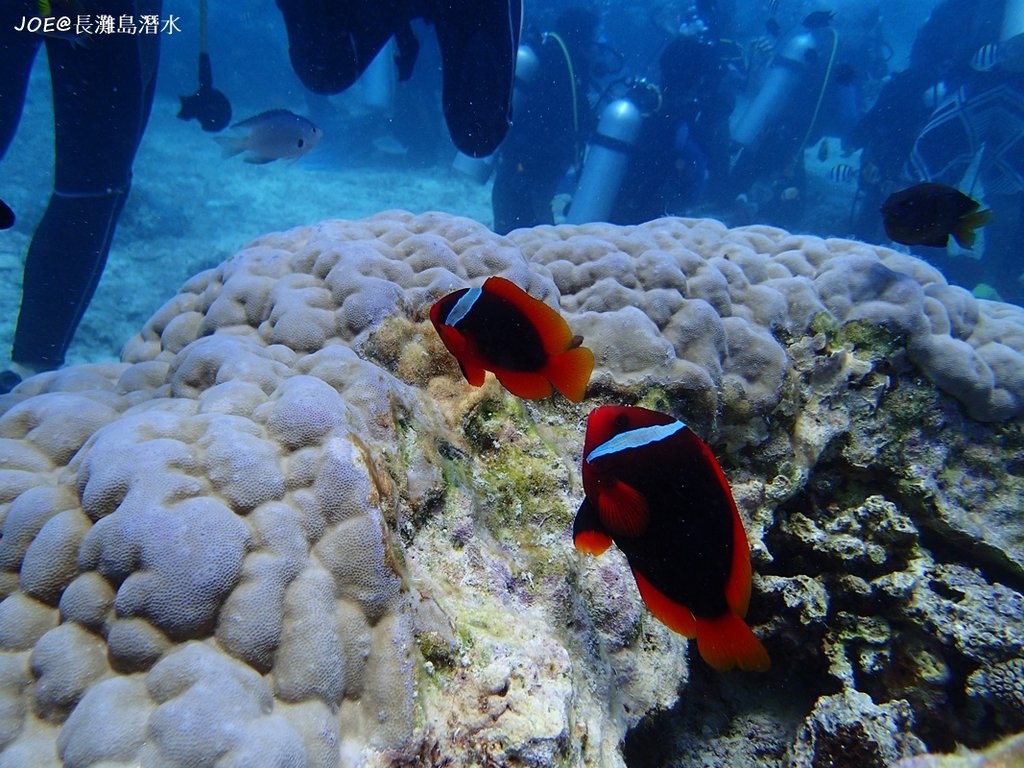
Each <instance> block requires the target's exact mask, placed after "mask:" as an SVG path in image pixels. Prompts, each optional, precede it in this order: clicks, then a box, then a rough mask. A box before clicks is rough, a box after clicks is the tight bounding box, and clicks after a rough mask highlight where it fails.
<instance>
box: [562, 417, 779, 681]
mask: <svg viewBox="0 0 1024 768" xmlns="http://www.w3.org/2000/svg"><path fill="white" fill-rule="evenodd" d="M583 490H584V493H585V497H584V499H583V503H582V504H581V505H580V508H579V511H578V512H577V513H576V521H575V523H574V524H573V542H574V544H575V545H576V548H577V549H579V550H580V551H583V552H589V553H591V554H595V555H599V554H601V553H602V552H604V551H605V550H606V549H607V548H608V547H609V546H611V544H612V542H614V543H615V544H616V545H617V546H618V547H619V549H621V550H622V551H623V553H624V554H625V555H626V559H627V560H628V561H629V567H630V569H632V571H633V577H634V578H635V579H636V585H637V588H638V589H639V591H640V597H641V598H642V599H643V601H644V603H645V604H646V605H647V607H648V608H649V609H650V611H651V613H653V614H654V616H655V618H657V619H658V620H659V621H661V622H662V623H663V624H665V625H666V626H668V627H669V628H670V629H672V630H674V631H676V632H679V633H680V634H682V635H685V636H686V637H696V638H697V650H698V651H699V652H700V655H701V657H702V658H703V659H704V660H705V661H706V662H707V663H708V664H710V665H711V666H712V667H714V668H715V669H719V670H725V669H730V668H732V667H734V666H739V667H740V668H741V669H747V670H758V671H763V670H766V669H768V667H769V665H770V661H769V659H768V652H767V651H765V649H764V646H763V645H761V642H760V641H759V640H758V639H757V637H755V636H754V633H753V632H751V631H750V628H749V627H748V626H747V625H746V624H745V623H744V622H743V617H744V616H745V615H746V613H747V603H748V602H749V600H750V581H751V568H750V547H749V545H748V544H747V537H746V533H745V532H744V530H743V523H742V521H741V520H740V516H739V512H738V511H737V509H736V503H735V501H733V497H732V491H731V490H730V489H729V483H728V482H727V481H726V479H725V475H724V474H723V472H722V468H721V467H720V466H719V464H718V461H717V460H716V459H715V457H714V454H712V453H711V449H710V448H709V447H708V446H707V445H706V444H705V443H704V441H702V440H701V439H700V438H699V437H697V436H696V435H695V434H694V433H693V432H692V431H690V429H689V428H688V427H687V426H686V425H685V424H683V423H682V422H681V421H677V420H676V419H673V418H672V417H671V416H668V415H667V414H664V413H658V412H657V411H650V410H647V409H646V408H631V407H622V406H612V405H604V406H601V407H600V408H596V409H594V410H593V411H591V412H590V416H589V417H588V418H587V436H586V440H585V443H584V448H583Z"/></svg>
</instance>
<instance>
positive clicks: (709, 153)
mask: <svg viewBox="0 0 1024 768" xmlns="http://www.w3.org/2000/svg"><path fill="white" fill-rule="evenodd" d="M659 68H660V72H661V87H660V88H657V87H655V86H653V85H651V84H649V83H646V82H643V81H641V82H639V83H637V84H636V85H634V87H633V90H632V94H631V95H632V100H633V101H634V102H635V103H637V105H638V107H639V108H640V111H641V114H643V115H644V119H643V123H642V124H641V126H640V130H639V136H638V137H637V139H636V145H635V146H634V147H633V148H632V151H631V155H630V159H629V164H628V167H627V169H626V172H625V175H624V176H623V179H622V183H621V185H620V186H619V193H618V195H617V196H616V199H615V203H614V205H613V206H612V209H611V212H610V214H609V217H608V220H609V221H610V222H612V223H615V224H638V223H640V222H644V221H649V220H651V219H655V218H658V217H660V216H666V215H672V214H681V213H683V212H685V211H686V210H687V209H689V208H691V207H692V206H694V205H696V204H697V203H699V202H700V201H701V200H702V199H703V197H704V196H705V193H706V192H707V188H708V184H709V183H714V182H715V181H717V179H719V178H721V177H722V176H723V175H724V173H725V172H726V170H727V169H728V154H727V151H726V150H727V145H726V144H725V142H723V141H722V140H721V137H722V136H723V135H725V132H726V131H727V130H728V120H729V113H730V112H731V111H732V100H731V97H730V95H729V94H728V93H727V92H725V90H724V89H723V88H722V72H723V70H722V61H721V58H720V57H719V52H718V49H717V47H716V46H715V45H714V44H713V43H710V42H708V41H705V40H703V39H702V38H700V37H696V36H691V35H678V36H676V37H675V38H673V39H672V40H670V41H669V42H668V44H667V45H666V46H665V49H664V50H663V51H662V54H661V57H660V58H659Z"/></svg>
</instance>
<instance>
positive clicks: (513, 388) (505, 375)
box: [492, 368, 552, 400]
mask: <svg viewBox="0 0 1024 768" xmlns="http://www.w3.org/2000/svg"><path fill="white" fill-rule="evenodd" d="M492 370H493V369H492ZM494 375H495V376H497V377H498V381H500V382H501V386H503V387H504V388H505V389H507V390H508V391H509V392H511V393H512V394H513V395H515V396H516V397H522V398H524V399H526V400H539V399H540V398H542V397H547V396H548V395H550V394H551V392H552V389H551V384H550V382H548V380H547V379H545V378H544V377H543V376H542V375H541V374H539V373H524V372H523V371H509V370H507V369H504V368H502V369H500V370H495V371H494Z"/></svg>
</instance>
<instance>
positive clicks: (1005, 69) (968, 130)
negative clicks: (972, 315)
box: [852, 0, 1024, 303]
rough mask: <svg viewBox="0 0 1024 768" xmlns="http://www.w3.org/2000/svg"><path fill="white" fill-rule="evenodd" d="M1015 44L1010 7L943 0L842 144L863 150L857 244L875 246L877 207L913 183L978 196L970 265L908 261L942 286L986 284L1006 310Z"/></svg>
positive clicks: (1020, 132) (1017, 178)
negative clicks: (980, 244) (977, 251)
mask: <svg viewBox="0 0 1024 768" xmlns="http://www.w3.org/2000/svg"><path fill="white" fill-rule="evenodd" d="M1022 35H1024V3H1021V2H1020V0H943V2H941V3H939V4H938V5H937V6H936V7H935V8H934V10H933V11H932V14H931V16H930V17H929V18H928V21H926V22H925V24H924V26H923V27H922V28H921V29H920V31H919V32H918V34H917V37H916V38H915V40H914V45H913V48H912V50H911V54H910V65H909V67H908V68H907V69H906V70H905V71H903V72H898V73H896V74H894V75H893V76H892V78H891V79H890V81H889V82H888V83H887V84H886V85H885V87H884V88H883V90H882V91H881V93H880V94H879V97H878V100H877V101H876V103H875V105H874V106H873V107H872V108H871V110H870V111H869V112H868V113H867V115H865V117H864V119H863V120H862V121H861V122H860V124H859V125H858V126H857V128H856V130H855V131H854V133H853V137H852V143H853V144H854V146H858V147H863V155H862V160H861V168H862V171H861V189H862V194H863V201H862V203H861V205H860V208H859V212H858V214H857V218H856V235H857V237H859V238H861V239H864V240H868V241H869V242H871V241H874V242H885V241H886V240H887V238H886V237H885V236H884V234H883V233H882V228H881V227H882V220H881V217H880V216H879V206H880V205H881V203H882V201H883V200H884V199H885V198H886V196H887V195H888V194H890V193H891V192H893V191H895V190H897V189H900V188H902V187H904V186H907V185H908V184H910V183H913V182H915V181H928V182H939V183H944V184H947V185H951V186H954V187H957V188H959V189H960V190H961V191H962V192H963V193H964V194H966V195H969V196H971V197H979V196H980V197H981V198H982V199H983V200H984V203H985V204H986V206H987V207H989V208H991V209H992V211H993V216H992V220H991V223H990V224H989V225H988V226H987V227H986V228H985V231H984V237H985V244H984V251H983V256H982V258H981V259H980V261H977V260H975V259H974V258H969V257H968V258H965V257H964V256H962V255H961V256H949V255H948V254H947V253H946V252H945V251H937V250H935V249H929V250H928V251H927V252H925V251H920V250H919V251H917V252H918V253H921V255H923V256H924V258H926V259H928V260H929V261H931V262H932V263H934V264H935V265H936V266H938V267H939V268H940V269H942V271H943V272H944V273H945V275H946V276H947V278H949V279H950V280H952V281H954V282H958V283H960V284H963V285H966V286H967V287H971V286H974V285H975V284H977V283H979V282H980V283H988V284H990V285H996V286H997V290H998V291H999V293H1000V297H1001V298H1003V299H1005V300H1007V301H1014V302H1016V303H1021V302H1024V283H1022V282H1021V279H1020V278H1021V276H1022V272H1024V267H1022V265H1021V262H1020V258H1019V255H1018V253H1019V250H1018V244H1019V242H1020V241H1021V239H1022V238H1024V214H1022V207H1024V162H1022V160H1021V154H1020V147H1021V142H1022V136H1024V37H1022ZM865 168H868V169H870V170H871V171H872V175H871V177H870V178H865V172H864V169H865Z"/></svg>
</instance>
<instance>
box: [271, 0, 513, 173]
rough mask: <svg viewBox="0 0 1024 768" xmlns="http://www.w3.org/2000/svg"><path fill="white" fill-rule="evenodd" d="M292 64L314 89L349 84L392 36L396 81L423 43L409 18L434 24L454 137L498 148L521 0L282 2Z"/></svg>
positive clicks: (471, 146)
mask: <svg viewBox="0 0 1024 768" xmlns="http://www.w3.org/2000/svg"><path fill="white" fill-rule="evenodd" d="M277 6H278V8H280V10H281V14H282V15H283V17H284V22H285V26H286V28H287V31H288V52H289V56H290V58H291V62H292V67H293V68H294V69H295V73H296V74H297V75H298V77H299V79H300V80H301V81H302V83H303V84H304V85H305V86H306V87H307V88H309V90H311V91H313V92H314V93H323V94H331V93H339V92H340V91H343V90H345V89H346V88H348V87H349V86H351V85H352V84H353V83H354V82H355V81H356V80H357V79H358V77H359V76H360V75H361V74H362V73H363V71H364V70H365V69H366V68H367V67H368V66H369V65H370V62H372V61H373V59H374V57H375V56H376V55H377V53H378V52H379V51H380V50H381V48H383V47H384V45H385V44H386V43H387V42H388V41H389V40H390V39H391V38H392V37H394V39H395V44H396V47H397V53H396V54H395V63H396V65H397V68H398V79H399V80H403V81H404V80H408V79H409V77H410V76H411V75H412V70H413V66H414V64H415V63H416V56H417V54H418V52H419V42H418V41H417V39H416V36H415V35H414V34H413V31H412V27H411V26H410V21H411V20H412V19H417V18H421V19H424V20H425V21H427V22H428V23H430V24H433V26H434V31H435V33H436V35H437V41H438V44H439V46H440V49H441V58H442V70H443V75H444V84H443V89H442V94H441V100H442V104H443V108H444V116H445V121H446V122H447V124H448V132H449V134H450V135H451V137H452V141H453V142H454V143H455V146H456V147H457V148H458V149H459V151H460V152H463V153H465V154H466V155H469V156H470V157H484V156H486V155H489V154H491V153H492V152H494V150H495V149H497V148H498V145H499V144H500V143H501V141H502V139H504V138H505V134H506V132H507V131H508V127H509V123H510V113H511V103H512V84H513V79H514V73H515V61H516V51H517V49H518V47H519V34H520V25H521V23H522V16H523V9H522V0H337V1H336V2H330V3H325V2H322V0H277Z"/></svg>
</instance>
